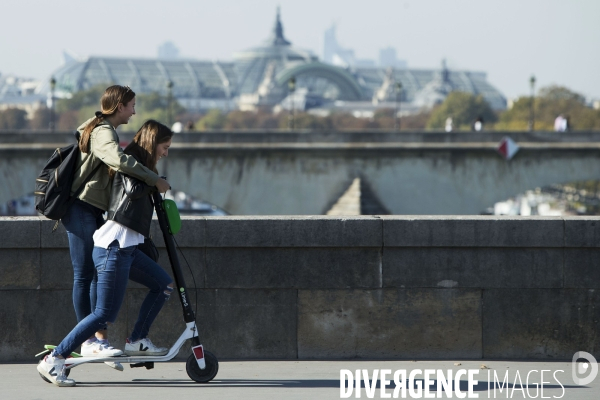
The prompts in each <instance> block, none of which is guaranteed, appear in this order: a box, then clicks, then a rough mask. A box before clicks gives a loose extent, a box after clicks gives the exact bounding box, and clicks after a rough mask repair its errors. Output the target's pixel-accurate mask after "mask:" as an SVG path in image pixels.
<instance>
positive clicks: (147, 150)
mask: <svg viewBox="0 0 600 400" xmlns="http://www.w3.org/2000/svg"><path fill="white" fill-rule="evenodd" d="M172 137H173V131H171V130H170V129H169V128H167V127H166V126H165V125H163V124H161V123H160V122H157V121H155V120H153V119H150V120H148V121H146V122H145V123H144V125H142V127H141V128H140V130H139V131H137V133H136V134H135V136H134V137H133V141H132V142H131V143H129V145H128V146H127V147H126V148H125V150H123V152H124V153H125V154H130V155H132V156H134V157H135V158H136V159H137V160H138V161H139V162H141V163H142V164H143V165H144V166H146V167H147V168H148V169H151V170H152V171H154V172H157V173H158V171H157V170H156V161H158V160H157V159H156V147H157V146H158V145H159V144H161V143H165V142H168V141H169V140H171V138H172Z"/></svg>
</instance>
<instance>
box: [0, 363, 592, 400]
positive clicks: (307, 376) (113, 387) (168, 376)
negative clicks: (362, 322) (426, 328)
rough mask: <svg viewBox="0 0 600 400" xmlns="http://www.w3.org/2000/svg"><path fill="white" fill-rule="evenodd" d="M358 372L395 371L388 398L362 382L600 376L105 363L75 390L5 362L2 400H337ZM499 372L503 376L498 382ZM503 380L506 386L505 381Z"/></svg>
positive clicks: (559, 387)
mask: <svg viewBox="0 0 600 400" xmlns="http://www.w3.org/2000/svg"><path fill="white" fill-rule="evenodd" d="M358 369H360V370H367V372H368V374H369V378H372V377H373V374H374V373H375V370H378V373H379V371H381V370H385V369H388V370H390V371H391V373H390V374H389V375H387V379H390V380H392V382H391V383H390V384H387V385H386V388H385V392H384V393H382V391H381V387H380V385H377V388H376V389H375V390H374V391H373V392H372V393H371V392H370V390H369V388H368V387H366V386H371V380H367V385H365V382H364V381H363V382H362V383H361V392H360V398H361V399H367V398H376V399H379V398H394V390H395V385H394V383H393V375H394V372H395V371H398V370H406V372H407V375H406V379H407V380H408V378H409V375H410V373H411V372H413V373H414V374H416V375H415V379H416V382H417V383H415V385H417V386H418V385H422V380H423V379H424V375H423V371H424V370H428V369H432V370H438V369H440V370H443V373H444V374H446V376H447V370H449V369H450V370H452V376H453V377H454V378H456V376H457V372H458V371H459V370H461V369H464V370H473V373H475V375H473V378H474V379H476V380H477V381H478V382H477V383H474V382H472V386H473V392H472V393H473V395H478V397H477V398H480V399H488V398H492V399H493V398H500V399H506V398H511V399H529V398H538V399H541V398H562V399H567V400H579V399H586V400H592V399H594V400H595V399H600V374H599V375H598V376H597V377H596V378H595V379H594V380H593V381H592V382H591V383H590V384H588V385H586V386H578V385H575V384H574V382H573V377H572V363H571V362H567V361H560V362H539V361H530V362H527V361H503V360H501V361H500V360H464V361H460V360H444V361H419V360H417V361H407V360H403V361H379V360H371V361H362V360H342V361H295V360H291V361H221V362H220V363H219V373H218V374H217V376H216V378H215V379H214V380H213V381H212V382H210V383H207V384H198V383H195V382H194V381H192V380H191V379H189V377H188V376H187V373H186V370H185V363H183V362H167V363H156V364H155V368H154V369H152V370H146V369H145V368H135V369H131V368H130V367H129V366H128V365H125V371H124V372H118V371H115V370H113V369H111V368H109V367H108V366H106V365H104V364H84V365H81V366H79V367H77V368H75V369H73V370H72V371H71V374H70V377H71V378H73V379H75V380H76V381H77V386H76V387H71V388H59V387H56V386H54V385H52V384H49V383H46V382H45V381H43V380H42V379H41V378H40V376H39V374H38V372H37V370H36V366H35V364H33V363H32V364H1V365H0V383H1V389H0V399H2V400H4V399H10V400H12V399H27V400H34V399H45V400H46V399H47V400H52V399H61V400H62V399H67V398H77V399H81V400H94V399H104V400H105V399H128V400H131V399H150V398H152V399H167V400H171V399H176V398H177V399H190V400H191V399H248V400H252V399H311V400H313V399H314V400H316V399H339V398H341V395H342V394H343V393H342V392H341V390H342V389H340V376H341V372H340V370H349V373H352V374H353V378H352V379H354V375H355V374H356V370H358ZM416 370H421V372H419V371H416ZM542 370H544V373H543V379H542V375H541V371H542ZM590 370H591V369H590ZM590 370H588V372H589V371H590ZM436 373H437V372H436ZM436 373H434V375H432V377H431V378H432V379H433V382H430V386H429V387H430V390H431V392H432V395H430V397H436V396H435V395H436V390H437V387H438V385H439V386H440V390H442V396H441V398H449V397H448V395H447V392H444V391H443V390H445V389H444V387H443V385H442V384H441V383H440V382H439V381H437V380H436V376H437V375H436ZM495 375H496V376H497V377H498V379H494V376H495ZM528 375H529V376H528ZM584 376H585V375H584ZM488 377H489V379H488ZM505 377H507V383H506V384H504V382H503V381H504V378H505ZM527 378H529V380H527ZM458 380H459V392H458V393H457V392H456V391H454V392H453V395H452V398H458V396H457V394H460V395H465V397H464V398H475V397H471V396H469V395H468V386H469V381H468V373H465V374H463V375H458ZM494 380H495V381H496V384H495V385H494ZM542 380H543V381H544V382H545V383H544V385H543V386H544V388H543V391H542V390H541V387H540V382H541V381H542ZM399 381H402V379H399ZM419 382H421V383H419ZM407 385H408V383H407ZM499 385H504V389H503V390H502V392H500V391H499ZM353 386H356V385H353ZM494 387H496V388H495V389H494ZM488 388H489V389H488ZM343 390H344V391H345V392H346V394H348V395H349V397H347V398H352V399H354V398H357V396H356V389H354V388H353V391H352V392H351V393H349V392H348V390H349V389H348V388H346V387H344V389H343ZM450 390H453V389H452V388H450ZM454 390H456V386H455V387H454ZM412 394H413V395H412V396H411V393H410V391H409V390H406V393H405V397H402V390H401V388H400V387H398V390H397V396H398V397H397V398H425V394H426V393H425V391H424V390H422V391H420V392H419V390H418V389H416V388H415V387H413V393H412ZM386 395H387V396H386ZM384 396H385V397H384ZM388 396H389V397H388Z"/></svg>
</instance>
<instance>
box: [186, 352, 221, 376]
mask: <svg viewBox="0 0 600 400" xmlns="http://www.w3.org/2000/svg"><path fill="white" fill-rule="evenodd" d="M204 362H205V363H206V368H204V369H200V367H199V366H198V362H197V361H196V357H194V354H190V356H189V357H188V359H187V362H186V363H185V370H186V371H187V374H188V376H189V377H190V379H192V380H193V381H196V382H198V383H206V382H210V381H211V380H213V379H214V377H215V376H217V372H219V360H217V357H215V355H214V354H213V353H211V352H209V351H206V350H204Z"/></svg>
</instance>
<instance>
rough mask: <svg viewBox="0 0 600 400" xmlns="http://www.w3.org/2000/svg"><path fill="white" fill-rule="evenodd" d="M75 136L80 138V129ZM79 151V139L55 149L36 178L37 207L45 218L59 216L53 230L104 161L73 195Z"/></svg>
mask: <svg viewBox="0 0 600 400" xmlns="http://www.w3.org/2000/svg"><path fill="white" fill-rule="evenodd" d="M75 137H76V138H77V141H78V142H79V132H76V133H75ZM79 152H80V150H79V144H78V143H75V144H71V145H69V146H66V147H61V148H58V149H56V150H54V154H52V157H50V159H48V161H47V162H46V165H44V168H43V169H42V171H41V172H40V174H39V175H38V177H37V179H36V180H35V193H34V194H35V209H36V210H37V211H38V212H39V213H40V214H42V215H44V216H45V217H46V218H49V219H54V220H57V222H56V225H55V226H54V229H53V231H54V230H55V229H56V228H57V227H58V221H59V220H60V219H61V218H62V217H63V216H64V215H65V213H66V212H67V210H68V209H69V207H70V206H71V204H73V202H74V201H75V199H77V196H78V195H79V193H81V191H82V190H83V188H84V187H85V184H86V183H88V181H89V180H90V179H91V178H92V176H93V175H94V174H95V173H96V171H97V170H98V168H100V166H101V165H102V163H100V164H99V165H98V166H96V168H94V170H93V171H92V172H91V173H90V174H89V175H88V176H87V177H86V179H85V181H83V183H82V184H81V186H80V187H79V188H78V189H77V191H76V192H75V194H74V195H73V196H71V186H72V185H73V179H74V176H75V169H76V168H77V161H78V160H79Z"/></svg>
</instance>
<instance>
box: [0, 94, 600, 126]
mask: <svg viewBox="0 0 600 400" xmlns="http://www.w3.org/2000/svg"><path fill="white" fill-rule="evenodd" d="M104 89H105V85H100V86H97V87H94V88H92V89H90V90H87V91H82V92H78V93H76V94H74V95H73V97H72V98H70V99H61V100H58V101H57V104H56V109H55V127H56V129H57V130H72V129H74V128H76V127H77V126H79V125H80V124H81V123H82V122H84V121H86V120H87V119H88V118H91V117H92V116H93V115H94V112H95V111H97V110H98V108H99V104H98V103H99V99H100V97H101V96H102V93H103V91H104ZM531 104H532V103H531V98H530V97H528V96H525V97H520V98H518V99H517V100H515V101H514V102H513V104H512V107H511V108H510V109H508V110H506V111H503V112H499V113H498V112H495V111H493V110H492V109H491V108H490V106H489V104H488V103H487V102H486V101H485V100H484V98H483V97H482V96H481V95H478V96H476V95H473V94H470V93H464V92H452V93H450V94H449V95H448V97H447V98H446V99H445V101H444V102H443V103H442V104H440V105H438V106H436V107H434V108H433V109H431V110H422V111H421V112H419V113H417V114H414V115H410V116H404V117H402V118H401V120H400V125H401V128H402V129H403V130H408V129H444V126H445V123H446V120H447V118H448V117H451V118H452V122H453V127H454V129H455V130H456V129H459V130H465V129H471V126H472V124H473V122H474V121H475V120H476V119H477V118H482V119H483V121H484V122H485V129H486V130H526V129H527V128H528V123H529V118H530V107H531ZM533 104H534V115H535V128H536V130H552V129H553V127H554V119H555V118H556V117H557V116H558V115H559V114H563V115H564V116H567V117H569V120H570V125H571V129H577V130H586V129H600V110H595V109H592V108H590V107H588V106H587V105H586V104H585V99H584V98H583V96H581V95H580V94H578V93H575V92H572V91H571V90H569V89H567V88H565V87H560V86H550V87H546V88H542V89H540V91H539V93H538V95H537V96H536V97H535V100H534V101H533ZM168 108H169V104H168V100H167V99H166V98H165V97H164V96H161V95H159V94H158V93H152V94H146V95H144V94H140V95H138V96H137V97H136V113H137V115H136V117H135V119H134V120H133V121H134V122H133V123H132V124H129V125H123V126H122V127H121V128H120V129H121V130H124V131H127V130H135V129H137V127H139V125H141V123H142V121H145V120H147V119H150V118H152V119H156V120H158V121H162V122H165V123H166V122H167V121H168V119H169V118H168ZM171 108H172V115H173V121H181V122H182V123H183V124H184V125H193V126H194V128H193V129H195V130H219V129H225V130H236V129H287V128H288V126H290V124H291V121H290V118H292V116H291V114H290V113H289V112H281V113H279V114H273V113H271V112H268V111H259V112H244V111H239V110H236V111H231V112H229V113H224V112H222V111H219V110H211V111H209V112H207V113H206V114H205V115H198V114H189V113H187V112H186V110H185V109H184V108H183V107H182V106H181V105H180V104H179V103H177V101H176V100H173V101H172V104H171ZM135 121H139V123H135ZM49 123H50V110H48V109H46V108H40V109H38V110H37V111H36V112H35V113H34V115H33V118H32V119H31V120H28V119H27V116H26V113H25V111H23V110H19V109H7V110H4V111H0V129H25V128H31V129H47V128H48V126H49ZM293 126H294V128H295V129H309V130H336V129H337V130H344V129H387V130H391V129H393V127H394V110H391V109H384V110H379V111H377V112H375V114H374V115H373V117H372V118H357V117H355V116H353V115H352V114H348V113H332V114H330V115H328V116H317V115H313V114H310V113H305V112H296V113H295V115H294V116H293Z"/></svg>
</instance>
